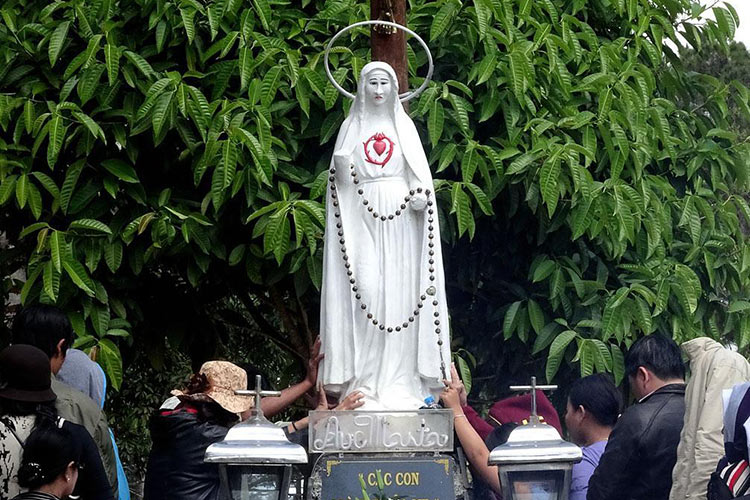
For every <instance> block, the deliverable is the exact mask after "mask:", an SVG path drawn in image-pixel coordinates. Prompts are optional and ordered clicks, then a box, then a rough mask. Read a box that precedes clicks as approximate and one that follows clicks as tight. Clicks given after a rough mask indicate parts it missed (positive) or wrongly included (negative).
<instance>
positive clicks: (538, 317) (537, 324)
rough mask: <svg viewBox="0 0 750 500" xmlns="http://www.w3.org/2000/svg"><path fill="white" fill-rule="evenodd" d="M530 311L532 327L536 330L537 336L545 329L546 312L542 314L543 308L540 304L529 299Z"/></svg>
mask: <svg viewBox="0 0 750 500" xmlns="http://www.w3.org/2000/svg"><path fill="white" fill-rule="evenodd" d="M528 309H529V321H530V322H531V327H532V328H533V329H534V331H535V332H536V334H537V335H539V334H541V333H542V330H543V329H544V324H545V323H544V312H542V308H541V307H540V306H539V303H537V302H536V301H535V300H533V299H529V305H528Z"/></svg>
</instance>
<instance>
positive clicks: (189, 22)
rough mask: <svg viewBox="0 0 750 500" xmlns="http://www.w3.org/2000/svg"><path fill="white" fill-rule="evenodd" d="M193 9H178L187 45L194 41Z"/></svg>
mask: <svg viewBox="0 0 750 500" xmlns="http://www.w3.org/2000/svg"><path fill="white" fill-rule="evenodd" d="M195 13H196V11H195V9H193V8H184V9H180V16H181V17H182V25H183V27H184V28H185V34H186V35H187V39H188V44H192V43H193V40H194V39H195V21H194V19H195Z"/></svg>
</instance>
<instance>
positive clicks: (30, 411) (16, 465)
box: [0, 344, 112, 500]
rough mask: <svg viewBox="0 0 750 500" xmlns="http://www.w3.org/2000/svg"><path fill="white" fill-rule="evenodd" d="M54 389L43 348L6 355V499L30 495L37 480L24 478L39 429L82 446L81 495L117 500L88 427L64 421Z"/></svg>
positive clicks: (0, 453) (1, 374) (2, 361)
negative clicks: (26, 458) (24, 462)
mask: <svg viewBox="0 0 750 500" xmlns="http://www.w3.org/2000/svg"><path fill="white" fill-rule="evenodd" d="M50 385H51V372H50V364H49V358H48V357H47V355H46V354H44V352H42V351H41V350H39V349H37V348H36V347H33V346H30V345H23V344H17V345H12V346H10V347H7V348H5V349H4V350H3V351H2V352H0V498H13V497H15V496H17V495H19V494H20V493H22V492H25V491H26V489H27V488H28V485H29V483H28V482H26V480H27V479H28V480H30V479H31V478H30V477H28V476H27V477H24V473H23V471H22V469H21V460H22V455H24V453H25V448H26V446H27V445H28V442H29V440H30V439H31V437H30V436H31V434H32V432H35V431H36V430H37V429H44V428H47V427H50V426H52V427H55V426H56V427H58V428H60V429H63V430H65V431H66V432H68V433H69V434H70V435H71V436H72V438H73V440H74V441H76V442H77V443H78V444H79V445H80V447H81V453H80V457H81V458H80V465H81V467H80V478H79V480H78V482H77V484H76V487H75V494H76V495H77V496H80V498H81V499H82V500H112V489H111V487H110V484H109V481H108V480H107V475H106V473H105V472H104V466H103V465H102V461H101V457H100V456H99V450H98V449H97V447H96V443H94V440H93V439H92V438H91V435H90V434H89V433H88V431H87V430H86V429H85V428H84V427H82V426H80V425H76V424H73V423H71V422H68V421H67V420H65V419H63V418H60V417H58V415H57V412H56V411H55V405H54V402H55V399H56V396H55V393H54V392H52V389H51V388H50ZM76 462H77V463H78V462H79V461H78V460H76ZM33 463H37V462H33ZM38 465H40V467H41V464H40V463H39V464H38ZM32 468H33V469H36V467H33V466H32ZM27 472H28V470H27ZM45 477H46V476H45ZM32 482H33V481H32Z"/></svg>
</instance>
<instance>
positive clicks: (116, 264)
mask: <svg viewBox="0 0 750 500" xmlns="http://www.w3.org/2000/svg"><path fill="white" fill-rule="evenodd" d="M104 262H106V263H107V267H108V268H109V270H110V271H111V272H113V273H114V272H116V271H117V270H118V269H119V268H120V264H122V243H120V242H119V241H113V242H112V243H109V244H107V245H104Z"/></svg>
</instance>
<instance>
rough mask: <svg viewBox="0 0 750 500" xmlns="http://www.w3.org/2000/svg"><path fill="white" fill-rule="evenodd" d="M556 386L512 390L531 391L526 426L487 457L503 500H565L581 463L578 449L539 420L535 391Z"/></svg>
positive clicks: (519, 427)
mask: <svg viewBox="0 0 750 500" xmlns="http://www.w3.org/2000/svg"><path fill="white" fill-rule="evenodd" d="M537 389H540V390H554V389H557V386H554V385H549V386H537V385H536V377H532V378H531V385H530V386H511V390H513V391H528V390H531V417H530V419H529V423H528V424H526V425H521V426H518V427H516V428H515V429H514V430H513V432H511V433H510V436H509V437H508V441H507V442H506V443H504V444H502V445H500V446H498V447H497V448H495V449H494V450H492V452H491V453H490V458H489V464H490V465H497V469H498V473H499V475H500V484H501V485H502V488H503V498H504V499H505V500H568V493H569V491H570V477H571V471H572V469H573V464H575V463H578V462H580V461H581V458H582V452H581V448H579V447H578V446H576V445H574V444H573V443H569V442H567V441H565V440H563V439H562V438H561V437H560V434H559V433H558V432H557V430H556V429H555V428H554V427H552V426H550V425H547V424H545V423H542V422H541V421H540V420H539V416H538V415H537V411H536V390H537Z"/></svg>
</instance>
